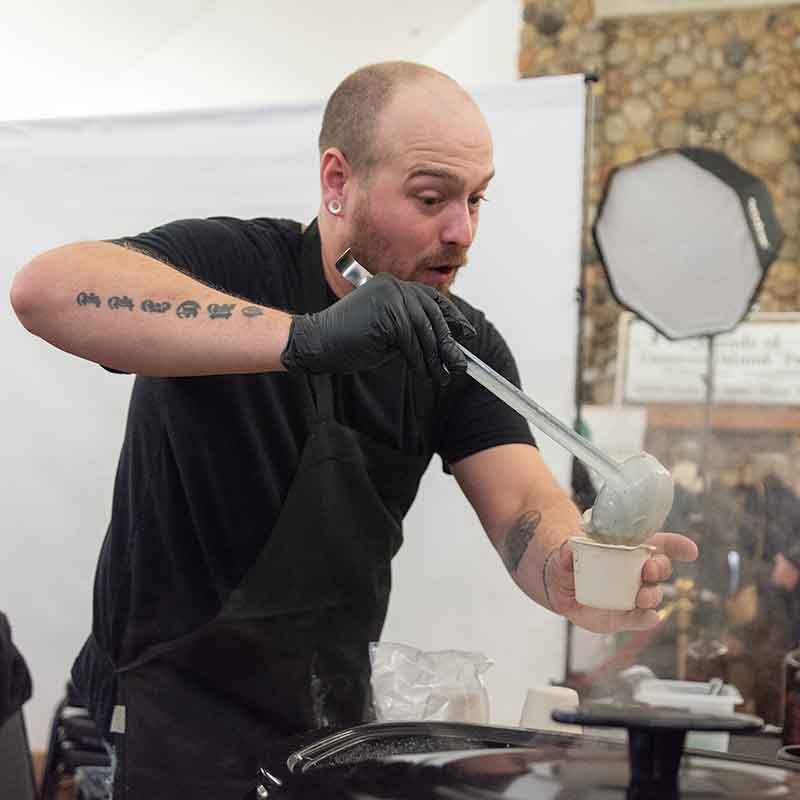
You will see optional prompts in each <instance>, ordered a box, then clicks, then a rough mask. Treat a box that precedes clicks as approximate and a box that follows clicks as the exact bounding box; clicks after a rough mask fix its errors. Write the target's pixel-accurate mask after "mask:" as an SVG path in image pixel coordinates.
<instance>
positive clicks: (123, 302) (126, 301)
mask: <svg viewBox="0 0 800 800" xmlns="http://www.w3.org/2000/svg"><path fill="white" fill-rule="evenodd" d="M108 307H109V308H112V309H114V310H115V311H116V310H117V309H118V308H127V309H128V310H129V311H133V300H131V299H130V297H128V296H127V295H123V296H122V297H117V295H114V296H113V297H109V298H108Z"/></svg>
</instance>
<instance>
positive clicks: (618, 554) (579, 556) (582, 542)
mask: <svg viewBox="0 0 800 800" xmlns="http://www.w3.org/2000/svg"><path fill="white" fill-rule="evenodd" d="M569 541H570V544H571V545H572V552H573V555H574V562H575V599H576V600H577V601H578V602H579V603H582V604H583V605H585V606H591V607H592V608H602V609H605V610H608V611H631V610H632V609H634V608H636V595H637V593H638V591H639V588H640V587H641V585H642V567H643V566H644V562H645V561H647V559H648V558H650V556H651V555H652V554H653V553H655V551H656V548H655V547H651V546H650V545H647V544H638V545H634V546H632V547H631V546H629V545H624V544H602V543H601V542H595V541H592V540H591V539H588V538H587V537H585V536H574V537H572V538H571V539H570V540H569Z"/></svg>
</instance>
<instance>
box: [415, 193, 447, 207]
mask: <svg viewBox="0 0 800 800" xmlns="http://www.w3.org/2000/svg"><path fill="white" fill-rule="evenodd" d="M419 201H420V203H422V205H424V206H428V207H431V206H435V205H438V204H439V203H441V202H442V199H441V197H431V196H430V195H420V196H419Z"/></svg>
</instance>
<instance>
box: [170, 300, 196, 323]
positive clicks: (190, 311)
mask: <svg viewBox="0 0 800 800" xmlns="http://www.w3.org/2000/svg"><path fill="white" fill-rule="evenodd" d="M199 313H200V303H198V302H197V301H196V300H184V301H183V302H182V303H181V304H180V305H179V306H178V307H177V308H176V309H175V315H176V316H177V317H178V319H194V318H195V317H196V316H197V315H198V314H199Z"/></svg>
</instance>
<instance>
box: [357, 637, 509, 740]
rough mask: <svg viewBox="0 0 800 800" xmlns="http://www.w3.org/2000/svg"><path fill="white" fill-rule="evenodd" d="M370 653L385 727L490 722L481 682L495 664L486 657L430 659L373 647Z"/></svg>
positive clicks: (445, 654)
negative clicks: (414, 722) (406, 723)
mask: <svg viewBox="0 0 800 800" xmlns="http://www.w3.org/2000/svg"><path fill="white" fill-rule="evenodd" d="M369 652H370V661H371V662H372V696H373V698H372V700H373V705H374V708H375V716H376V717H377V719H378V720H379V721H381V722H388V721H397V720H446V721H457V722H474V723H479V724H486V723H488V722H489V695H488V693H487V691H486V686H485V685H484V683H483V679H482V677H481V676H482V675H483V673H484V672H486V670H487V669H489V667H491V666H492V664H493V663H494V662H493V661H491V659H489V658H487V657H486V656H485V655H483V654H482V653H468V652H464V651H461V650H442V651H438V652H427V653H426V652H424V651H422V650H418V649H417V648H415V647H409V646H408V645H404V644H394V643H392V642H372V643H371V644H370V646H369Z"/></svg>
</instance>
